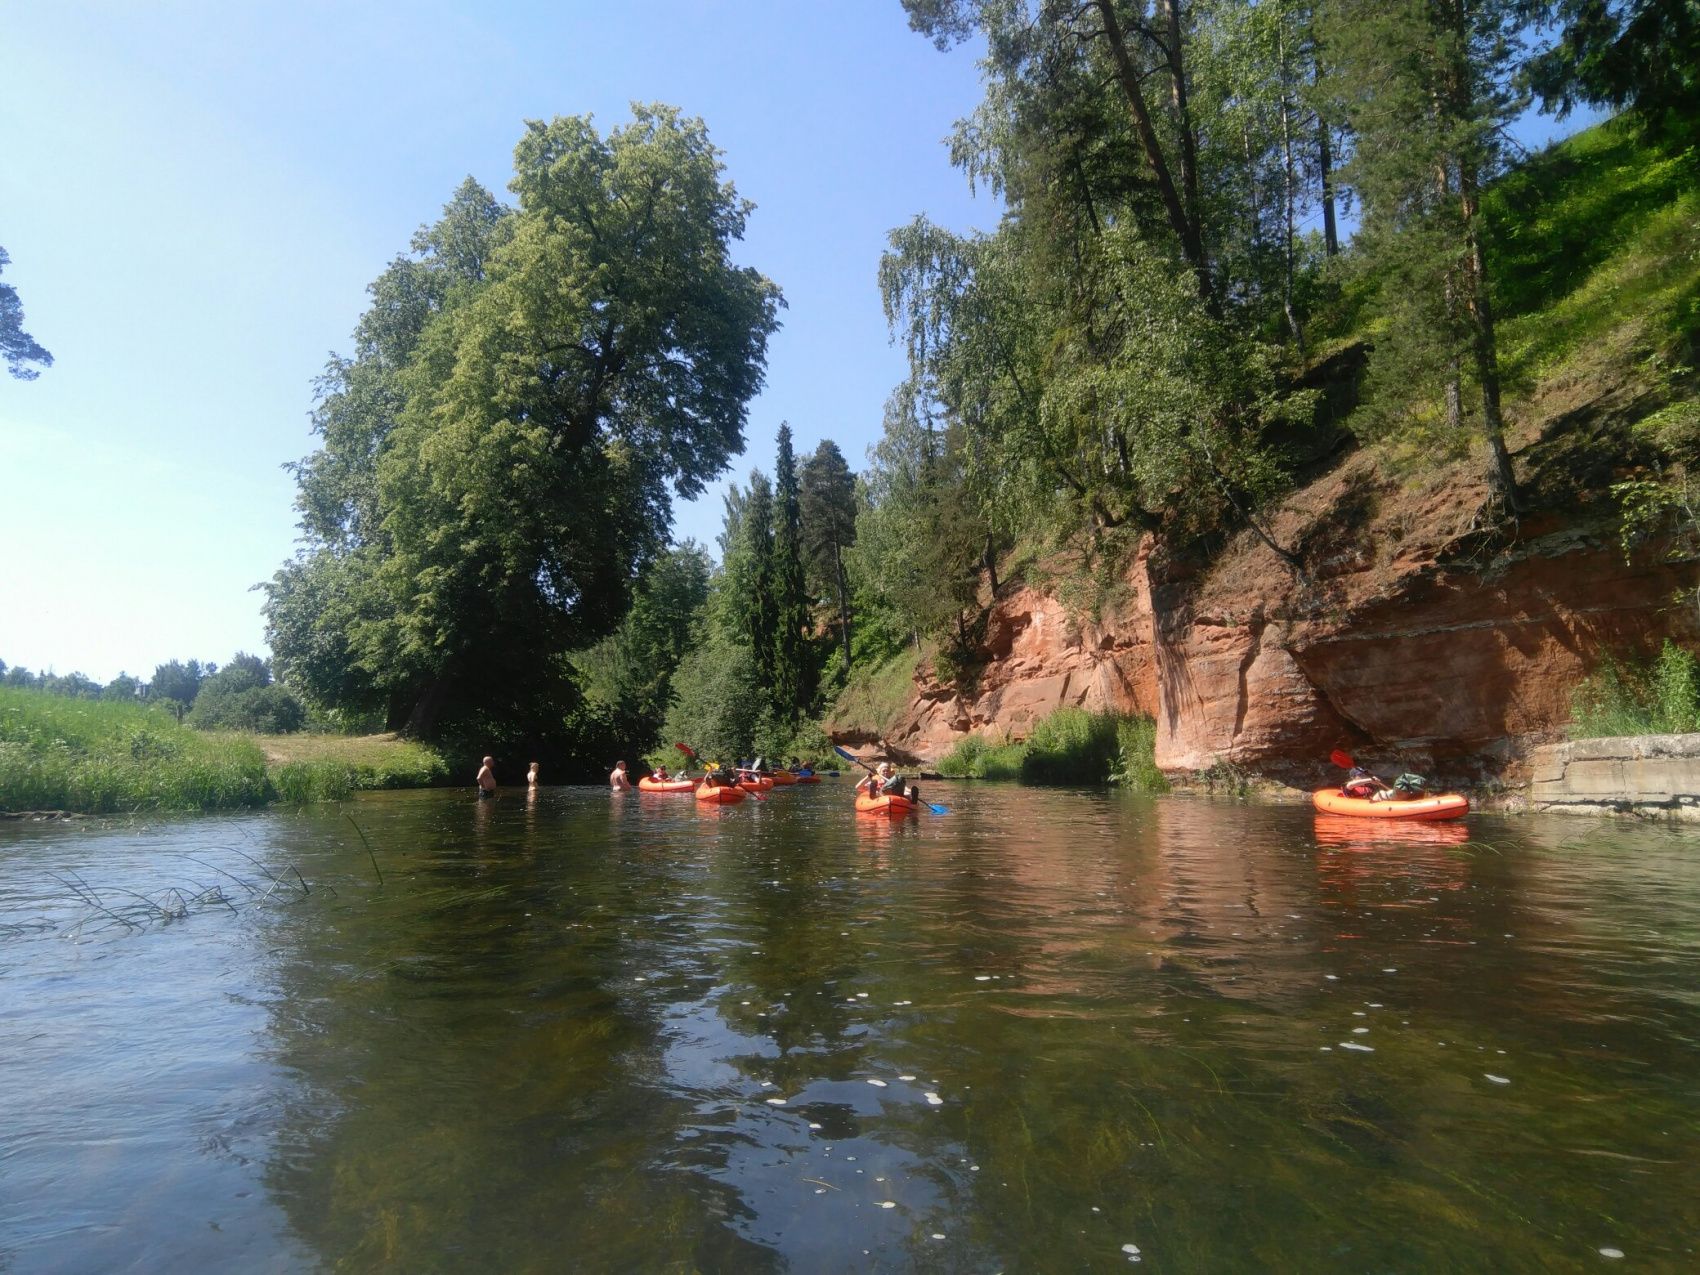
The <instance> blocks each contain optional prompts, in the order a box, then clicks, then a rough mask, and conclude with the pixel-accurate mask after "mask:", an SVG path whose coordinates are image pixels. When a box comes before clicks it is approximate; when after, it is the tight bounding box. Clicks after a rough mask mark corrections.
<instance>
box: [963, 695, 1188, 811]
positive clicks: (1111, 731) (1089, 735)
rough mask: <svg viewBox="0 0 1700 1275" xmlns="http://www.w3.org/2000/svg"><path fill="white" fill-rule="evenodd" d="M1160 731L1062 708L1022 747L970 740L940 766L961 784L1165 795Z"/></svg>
mask: <svg viewBox="0 0 1700 1275" xmlns="http://www.w3.org/2000/svg"><path fill="white" fill-rule="evenodd" d="M1156 737H1157V727H1156V723H1155V722H1153V721H1152V720H1151V719H1150V718H1149V717H1125V716H1122V715H1121V714H1118V713H1089V712H1087V711H1086V710H1085V709H1083V708H1059V709H1056V710H1055V711H1054V712H1052V713H1050V714H1049V715H1048V716H1046V717H1044V718H1042V719H1041V720H1040V721H1039V722H1038V724H1037V725H1035V726H1034V728H1033V733H1032V735H1030V736H1029V737H1028V738H1027V739H1026V740H1025V741H1023V742H1020V743H1015V742H1010V741H1006V742H1004V743H1001V744H999V743H994V742H992V741H990V740H987V739H986V738H985V737H983V736H979V735H970V736H969V737H968V738H966V739H964V740H963V741H962V742H961V743H959V744H958V745H957V746H956V747H955V748H954V749H952V750H951V752H950V753H949V754H948V755H947V756H946V757H945V758H944V759H943V760H941V761H940V762H939V767H938V768H939V773H941V774H944V775H948V776H951V777H952V778H962V779H1016V780H1020V781H1021V782H1022V783H1026V784H1082V785H1092V784H1102V783H1120V784H1123V785H1125V786H1126V787H1127V788H1129V789H1130V790H1132V791H1135V792H1167V791H1168V787H1169V785H1168V781H1167V780H1165V779H1164V778H1163V773H1162V771H1160V770H1158V769H1157V765H1156V760H1155V755H1154V754H1155V747H1156Z"/></svg>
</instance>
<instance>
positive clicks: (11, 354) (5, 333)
mask: <svg viewBox="0 0 1700 1275" xmlns="http://www.w3.org/2000/svg"><path fill="white" fill-rule="evenodd" d="M11 261H12V258H11V257H10V256H8V255H7V253H6V250H5V249H4V248H0V271H4V270H5V268H6V267H7V266H8V265H10V264H11ZM0 355H4V356H5V359H6V370H7V371H8V372H10V373H11V374H12V375H13V376H15V377H16V378H17V379H18V380H20V381H33V380H35V378H36V377H38V376H40V375H41V370H40V368H38V367H32V366H31V364H40V365H41V367H52V366H53V356H52V355H51V354H49V353H48V352H47V350H46V348H45V347H44V346H43V345H42V344H41V342H39V341H37V340H36V339H35V338H34V337H33V336H31V335H30V334H29V333H28V332H25V331H24V303H23V302H22V301H20V300H19V299H18V290H17V289H16V288H14V287H13V286H12V285H11V284H9V283H0Z"/></svg>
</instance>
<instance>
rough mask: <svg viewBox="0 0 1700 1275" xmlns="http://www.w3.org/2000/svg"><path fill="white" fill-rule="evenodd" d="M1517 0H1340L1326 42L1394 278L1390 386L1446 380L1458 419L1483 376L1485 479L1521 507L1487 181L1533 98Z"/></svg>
mask: <svg viewBox="0 0 1700 1275" xmlns="http://www.w3.org/2000/svg"><path fill="white" fill-rule="evenodd" d="M1518 10H1519V5H1518V3H1517V0H1334V2H1333V4H1332V5H1331V6H1330V10H1329V14H1328V19H1329V20H1328V27H1327V31H1328V45H1329V48H1330V49H1331V50H1333V51H1334V52H1333V56H1334V57H1335V59H1336V60H1337V63H1338V78H1339V94H1340V98H1341V100H1342V101H1343V102H1344V103H1345V104H1346V107H1347V110H1348V112H1349V116H1350V119H1351V123H1352V126H1353V131H1354V132H1355V134H1356V135H1357V138H1358V148H1357V154H1356V155H1355V157H1354V158H1353V160H1352V162H1351V164H1350V166H1349V172H1350V174H1351V179H1352V183H1353V185H1354V186H1355V187H1356V188H1357V190H1358V192H1359V194H1360V195H1361V196H1362V198H1363V203H1364V212H1365V218H1364V236H1363V237H1364V243H1365V247H1366V248H1367V250H1368V252H1369V255H1370V257H1371V259H1372V260H1374V261H1375V263H1376V265H1377V266H1378V268H1379V271H1380V273H1381V275H1382V277H1383V279H1384V280H1386V284H1385V285H1384V289H1383V293H1384V297H1385V298H1386V307H1385V308H1386V313H1387V316H1388V318H1389V320H1390V330H1389V339H1388V340H1386V341H1384V342H1382V343H1381V345H1380V347H1379V348H1378V349H1377V352H1376V356H1377V360H1378V363H1379V365H1380V368H1381V375H1382V377H1383V379H1384V380H1387V381H1389V383H1392V382H1393V381H1395V380H1397V381H1399V382H1403V384H1402V386H1401V391H1400V392H1401V393H1402V394H1404V393H1406V392H1408V389H1409V385H1410V383H1411V382H1412V380H1414V379H1415V378H1417V377H1419V376H1422V375H1424V374H1427V375H1428V376H1437V377H1438V379H1439V380H1440V382H1441V385H1442V388H1443V391H1444V397H1445V402H1446V416H1447V424H1448V426H1449V427H1450V428H1451V429H1453V430H1457V429H1459V428H1461V427H1462V425H1463V418H1464V391H1465V383H1464V369H1465V367H1466V366H1468V367H1469V368H1470V369H1471V370H1472V371H1473V372H1474V377H1475V387H1474V388H1475V389H1476V391H1477V392H1478V393H1479V409H1480V429H1481V433H1482V435H1483V436H1484V438H1485V439H1486V441H1487V444H1488V449H1489V452H1490V453H1491V458H1492V459H1491V464H1490V469H1489V472H1488V481H1489V484H1490V486H1491V487H1492V489H1493V492H1494V495H1495V497H1496V499H1497V500H1498V501H1499V503H1500V504H1501V505H1502V506H1503V507H1504V508H1507V509H1509V510H1511V511H1512V512H1515V511H1516V509H1517V492H1516V484H1515V481H1514V479H1513V477H1512V473H1511V459H1510V456H1509V454H1508V453H1507V451H1506V446H1505V424H1504V419H1503V416H1502V413H1501V409H1500V385H1499V355H1498V349H1497V342H1496V335H1495V329H1494V316H1493V305H1492V299H1491V297H1490V295H1489V287H1488V278H1487V250H1486V246H1485V244H1484V236H1485V227H1484V225H1483V217H1482V210H1481V189H1482V185H1483V184H1484V183H1485V182H1486V181H1487V180H1488V179H1489V178H1490V177H1492V176H1493V175H1494V173H1495V172H1496V171H1497V170H1498V169H1499V168H1500V167H1501V166H1502V165H1503V163H1504V158H1505V156H1504V145H1505V143H1504V140H1503V139H1504V136H1505V128H1506V126H1507V125H1508V124H1509V123H1510V122H1511V120H1512V119H1513V118H1515V117H1516V115H1517V114H1518V113H1519V111H1520V110H1521V109H1522V106H1523V104H1524V101H1525V98H1524V96H1523V95H1521V94H1520V93H1518V92H1517V91H1516V90H1515V88H1514V83H1513V80H1514V73H1515V71H1516V69H1517V66H1518V54H1519V53H1520V50H1521V44H1520V40H1519V29H1520V23H1519V12H1518Z"/></svg>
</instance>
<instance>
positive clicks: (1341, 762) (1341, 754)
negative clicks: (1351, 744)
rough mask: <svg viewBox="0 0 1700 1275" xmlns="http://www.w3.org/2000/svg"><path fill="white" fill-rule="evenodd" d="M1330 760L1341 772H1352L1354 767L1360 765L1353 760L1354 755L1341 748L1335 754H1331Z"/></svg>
mask: <svg viewBox="0 0 1700 1275" xmlns="http://www.w3.org/2000/svg"><path fill="white" fill-rule="evenodd" d="M1328 760H1329V761H1331V762H1333V763H1334V764H1335V765H1336V766H1338V767H1339V768H1340V769H1341V770H1350V769H1351V768H1352V767H1353V766H1356V765H1357V764H1358V763H1357V762H1355V761H1353V760H1352V754H1350V753H1348V752H1346V751H1345V750H1344V749H1340V748H1336V749H1335V750H1334V751H1333V752H1331V753H1329V754H1328Z"/></svg>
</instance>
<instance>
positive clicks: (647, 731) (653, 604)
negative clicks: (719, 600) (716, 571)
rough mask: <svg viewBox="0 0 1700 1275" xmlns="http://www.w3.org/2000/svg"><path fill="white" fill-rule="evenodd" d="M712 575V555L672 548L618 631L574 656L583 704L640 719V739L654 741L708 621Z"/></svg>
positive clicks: (691, 547) (642, 585)
mask: <svg viewBox="0 0 1700 1275" xmlns="http://www.w3.org/2000/svg"><path fill="white" fill-rule="evenodd" d="M712 574H713V564H712V563H711V562H710V560H709V557H708V553H707V551H706V550H704V549H703V548H702V546H701V545H698V544H697V543H696V542H695V541H689V540H688V541H686V542H685V543H684V544H683V545H678V546H675V547H673V548H670V549H669V550H668V551H667V552H666V553H665V554H663V555H662V556H661V557H660V558H658V559H657V560H656V562H655V565H654V566H653V567H651V568H650V570H649V571H648V572H646V573H645V574H644V577H643V579H642V580H640V581H639V582H638V586H637V589H636V592H635V594H634V597H633V599H632V609H631V610H630V611H629V612H627V613H626V618H625V619H624V620H622V621H621V622H620V627H619V628H618V629H617V630H615V632H614V633H613V634H612V635H610V636H609V637H607V638H604V639H603V640H602V641H601V642H599V643H597V644H596V645H595V646H593V647H591V648H590V649H589V650H587V651H583V652H580V653H578V654H575V655H574V656H573V657H572V663H573V667H574V669H575V670H576V673H577V675H578V680H579V682H580V684H581V685H582V687H583V689H584V696H585V699H586V700H587V701H590V702H592V703H595V704H599V705H603V706H606V707H607V708H615V707H619V708H620V709H621V710H622V711H623V712H624V713H625V714H626V715H628V716H630V717H631V718H633V719H635V722H636V730H637V737H638V739H639V740H642V741H648V740H652V739H654V737H655V732H656V731H657V730H659V729H660V726H661V723H662V721H663V719H664V718H665V717H666V715H667V708H668V705H669V704H670V703H671V702H672V699H673V678H674V673H675V671H676V670H677V669H678V667H679V663H680V661H681V660H683V659H684V657H685V655H686V653H687V652H688V651H689V649H690V647H691V645H692V643H693V642H694V640H695V635H696V633H697V631H698V629H699V627H700V626H701V624H702V622H703V618H704V609H705V607H706V606H707V604H708V596H709V580H710V578H711V576H712ZM633 751H637V749H636V748H635V747H634V748H633Z"/></svg>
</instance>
